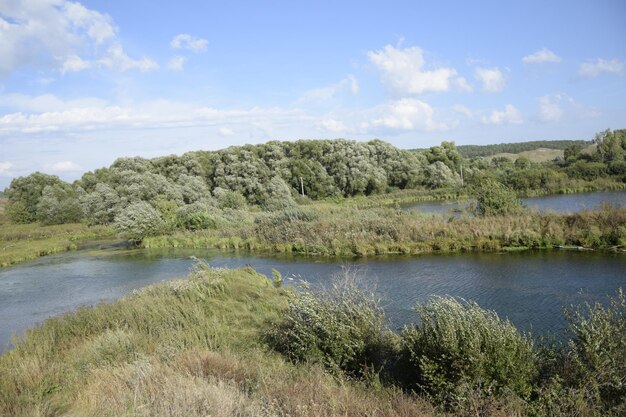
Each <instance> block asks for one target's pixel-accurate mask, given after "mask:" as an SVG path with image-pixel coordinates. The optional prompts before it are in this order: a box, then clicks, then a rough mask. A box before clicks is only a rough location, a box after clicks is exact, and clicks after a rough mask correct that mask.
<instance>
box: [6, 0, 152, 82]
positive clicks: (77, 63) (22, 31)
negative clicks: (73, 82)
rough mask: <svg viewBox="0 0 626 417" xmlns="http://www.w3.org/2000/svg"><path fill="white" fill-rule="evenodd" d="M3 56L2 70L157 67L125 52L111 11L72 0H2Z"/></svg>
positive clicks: (144, 68)
mask: <svg viewBox="0 0 626 417" xmlns="http://www.w3.org/2000/svg"><path fill="white" fill-rule="evenodd" d="M107 46H108V47H107ZM102 51H105V52H104V55H102ZM0 56H1V57H2V59H1V60H0V76H2V75H8V74H10V73H12V72H14V71H16V70H18V69H20V68H34V69H37V70H50V69H52V70H58V71H61V72H62V73H64V74H65V73H69V72H76V71H82V70H86V69H89V68H93V67H102V66H104V67H107V68H116V69H121V70H127V69H139V70H148V69H154V68H156V64H155V63H154V62H153V61H151V60H148V59H147V58H143V59H141V60H133V59H131V58H130V57H128V56H127V55H126V54H125V53H123V49H122V46H121V44H120V41H119V39H118V37H117V28H116V27H115V25H114V23H113V20H112V19H111V17H110V16H108V15H106V14H103V13H100V12H98V11H96V10H91V9H88V8H86V7H84V6H83V5H81V4H80V3H76V2H71V1H67V0H45V1H12V2H6V1H3V2H0Z"/></svg>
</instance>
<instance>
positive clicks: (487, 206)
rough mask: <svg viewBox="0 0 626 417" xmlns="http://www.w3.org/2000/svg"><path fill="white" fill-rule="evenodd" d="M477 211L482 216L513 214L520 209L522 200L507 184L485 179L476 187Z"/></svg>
mask: <svg viewBox="0 0 626 417" xmlns="http://www.w3.org/2000/svg"><path fill="white" fill-rule="evenodd" d="M475 193H476V200H477V201H476V204H477V205H476V211H477V213H478V214H479V215H481V216H498V215H503V214H512V213H515V212H516V211H518V210H519V208H520V200H519V198H517V195H516V194H515V191H513V190H511V189H510V188H509V187H507V186H506V185H504V184H502V183H500V182H498V181H496V180H493V179H489V178H487V179H485V180H483V181H482V182H481V183H480V185H478V186H477V187H476V191H475Z"/></svg>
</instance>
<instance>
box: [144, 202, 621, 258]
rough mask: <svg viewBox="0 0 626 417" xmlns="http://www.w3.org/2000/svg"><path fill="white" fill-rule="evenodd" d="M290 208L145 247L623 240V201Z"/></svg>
mask: <svg viewBox="0 0 626 417" xmlns="http://www.w3.org/2000/svg"><path fill="white" fill-rule="evenodd" d="M299 210H301V211H303V212H305V213H306V215H297V216H295V215H291V214H289V213H285V212H274V213H256V214H255V213H249V212H243V213H242V214H241V215H240V216H239V217H238V218H237V221H230V222H227V223H224V224H223V225H222V227H220V228H219V229H213V230H202V231H195V232H190V231H178V232H174V233H170V234H168V235H163V236H157V237H150V238H146V239H145V240H144V241H143V245H144V246H145V247H146V248H161V247H174V248H218V249H229V250H244V251H251V252H257V253H288V254H306V255H315V256H373V255H388V254H401V255H402V254H404V255H410V254H420V253H427V252H460V251H486V252H494V251H501V250H521V249H533V248H535V249H536V248H553V247H558V246H568V245H572V246H582V247H587V248H594V249H603V248H604V249H609V248H615V249H619V247H621V246H622V245H624V244H626V208H624V207H622V208H616V207H605V208H604V209H602V210H599V211H595V212H582V213H577V214H555V213H537V212H532V211H524V212H521V213H519V214H515V215H505V216H492V217H474V216H465V217H461V218H454V217H446V216H429V215H421V214H420V213H416V212H405V211H401V210H398V209H395V208H391V207H368V208H361V207H355V206H353V205H336V204H329V203H325V204H312V205H309V206H303V207H301V208H300V209H299Z"/></svg>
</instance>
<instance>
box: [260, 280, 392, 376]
mask: <svg viewBox="0 0 626 417" xmlns="http://www.w3.org/2000/svg"><path fill="white" fill-rule="evenodd" d="M384 322H385V319H384V314H383V311H382V309H381V307H380V306H379V305H378V302H377V300H376V299H375V298H374V297H373V295H372V294H367V293H365V292H363V291H361V290H360V289H359V288H358V286H357V285H356V281H355V279H354V275H353V274H350V273H346V274H345V275H344V277H343V279H341V280H336V281H335V282H334V283H333V284H332V286H331V287H330V288H327V289H318V290H313V289H311V288H310V287H308V286H304V288H303V291H302V292H301V293H300V294H298V295H297V296H296V297H294V298H293V299H292V300H291V301H290V302H289V308H288V309H287V311H286V313H285V317H284V319H283V320H282V322H281V323H280V324H278V325H277V326H276V327H275V328H274V330H273V331H272V332H271V333H270V335H269V337H268V341H269V343H270V345H271V346H272V347H273V348H274V349H275V350H277V351H279V352H281V353H283V354H284V355H286V356H287V357H288V358H289V359H290V360H292V361H294V362H305V361H309V362H316V363H320V364H322V365H323V366H324V367H325V368H326V369H327V370H329V371H331V372H333V373H335V374H341V373H346V374H348V375H352V376H364V375H367V374H368V372H369V369H370V367H373V368H374V369H380V368H381V367H382V363H381V361H382V360H383V358H384V357H385V356H386V355H381V354H380V352H381V350H382V349H383V346H386V345H388V341H389V340H390V338H391V334H389V333H387V331H386V330H385V326H384Z"/></svg>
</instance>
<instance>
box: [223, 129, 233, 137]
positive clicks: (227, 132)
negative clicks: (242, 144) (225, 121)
mask: <svg viewBox="0 0 626 417" xmlns="http://www.w3.org/2000/svg"><path fill="white" fill-rule="evenodd" d="M219 132H220V135H222V136H224V137H228V136H233V135H234V134H235V132H233V130H232V129H229V128H227V127H220V130H219Z"/></svg>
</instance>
